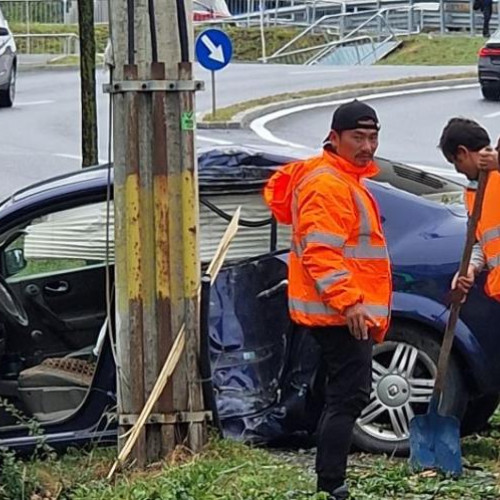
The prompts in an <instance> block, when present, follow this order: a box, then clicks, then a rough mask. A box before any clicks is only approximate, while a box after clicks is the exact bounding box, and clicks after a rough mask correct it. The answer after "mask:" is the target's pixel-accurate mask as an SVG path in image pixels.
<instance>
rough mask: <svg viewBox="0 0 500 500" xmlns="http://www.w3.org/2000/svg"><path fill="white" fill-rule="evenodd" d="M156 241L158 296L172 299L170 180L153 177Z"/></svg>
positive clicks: (161, 176)
mask: <svg viewBox="0 0 500 500" xmlns="http://www.w3.org/2000/svg"><path fill="white" fill-rule="evenodd" d="M153 190H154V204H155V226H156V227H155V241H156V294H157V296H158V298H160V299H167V298H169V297H170V274H169V273H170V266H169V247H168V233H169V231H168V179H167V176H166V175H155V176H154V177H153Z"/></svg>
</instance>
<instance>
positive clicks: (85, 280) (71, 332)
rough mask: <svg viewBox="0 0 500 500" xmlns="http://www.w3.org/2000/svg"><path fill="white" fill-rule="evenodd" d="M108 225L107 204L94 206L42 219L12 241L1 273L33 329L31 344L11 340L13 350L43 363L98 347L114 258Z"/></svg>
mask: <svg viewBox="0 0 500 500" xmlns="http://www.w3.org/2000/svg"><path fill="white" fill-rule="evenodd" d="M106 224H107V221H106V207H105V204H104V203H92V204H85V205H82V206H79V207H74V208H71V209H67V210H63V211H59V212H54V213H49V214H46V215H44V216H43V217H38V218H37V219H34V220H32V221H30V223H29V224H27V225H26V226H24V227H23V228H22V229H20V230H19V231H18V233H16V234H14V236H13V237H11V241H10V242H9V243H8V245H7V246H6V247H5V249H4V251H3V262H4V270H3V271H4V275H5V276H7V282H8V283H9V285H10V286H11V288H12V289H13V291H14V293H16V295H17V297H18V298H19V299H20V300H21V301H22V303H23V305H24V307H25V309H26V311H27V313H28V317H29V327H28V331H27V332H25V333H26V334H27V335H28V341H26V339H23V338H22V337H23V336H22V335H16V336H15V337H14V338H12V337H11V338H10V341H9V345H10V347H9V350H15V351H16V352H25V354H26V356H28V357H29V356H31V355H34V354H35V353H36V355H37V358H42V359H43V358H46V357H49V356H61V355H65V354H68V353H72V352H75V351H78V350H81V349H84V348H91V347H92V346H93V345H94V344H95V341H96V338H97V335H98V332H99V330H100V328H101V326H102V324H103V322H104V319H105V311H106V293H105V288H106V287H105V284H106V270H107V266H106V258H107V257H106V256H107V255H109V257H110V259H111V260H112V258H113V254H112V251H113V248H112V245H110V246H107V245H106V234H107V231H106ZM110 226H111V227H112V221H110ZM111 236H112V234H111ZM108 269H109V274H110V276H112V275H113V271H112V268H111V267H109V268H108ZM16 344H17V345H16Z"/></svg>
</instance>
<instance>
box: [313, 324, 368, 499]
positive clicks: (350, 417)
mask: <svg viewBox="0 0 500 500" xmlns="http://www.w3.org/2000/svg"><path fill="white" fill-rule="evenodd" d="M311 335H312V336H313V337H314V339H315V340H316V342H318V344H319V346H320V349H321V356H322V363H323V364H324V367H325V372H326V380H325V406H324V409H323V413H322V415H321V418H320V420H319V423H318V432H317V434H318V451H317V455H316V473H317V474H318V491H326V492H328V493H331V492H333V490H335V489H336V488H337V487H339V486H340V485H342V483H343V482H344V481H345V475H346V467H347V457H348V455H349V450H350V448H351V442H352V432H353V428H354V424H355V422H356V420H357V418H358V417H359V415H360V414H361V411H362V410H363V408H364V407H365V406H366V405H367V404H368V402H369V400H370V391H371V379H372V375H371V371H372V346H373V342H372V340H364V341H363V340H356V339H355V338H354V337H353V336H352V335H351V334H350V333H349V330H348V328H347V327H325V328H312V329H311Z"/></svg>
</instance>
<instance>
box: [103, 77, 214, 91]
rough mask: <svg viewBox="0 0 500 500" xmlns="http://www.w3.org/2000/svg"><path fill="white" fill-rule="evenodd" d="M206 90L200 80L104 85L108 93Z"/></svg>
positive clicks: (143, 81)
mask: <svg viewBox="0 0 500 500" xmlns="http://www.w3.org/2000/svg"><path fill="white" fill-rule="evenodd" d="M197 90H205V82H203V81H200V80H124V81H121V82H115V83H113V84H112V85H110V84H109V83H107V84H105V85H103V91H104V93H106V94H122V93H124V92H190V91H191V92H193V91H197Z"/></svg>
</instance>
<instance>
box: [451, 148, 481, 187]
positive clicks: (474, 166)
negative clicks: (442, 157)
mask: <svg viewBox="0 0 500 500" xmlns="http://www.w3.org/2000/svg"><path fill="white" fill-rule="evenodd" d="M451 161H452V163H453V165H455V169H456V170H457V172H459V173H461V174H464V175H465V176H466V177H467V179H469V180H470V181H475V180H477V178H478V176H479V168H478V165H479V151H470V150H469V149H467V148H466V147H465V146H458V150H457V154H456V155H455V157H454V158H452V159H451Z"/></svg>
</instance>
